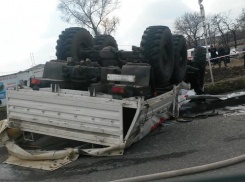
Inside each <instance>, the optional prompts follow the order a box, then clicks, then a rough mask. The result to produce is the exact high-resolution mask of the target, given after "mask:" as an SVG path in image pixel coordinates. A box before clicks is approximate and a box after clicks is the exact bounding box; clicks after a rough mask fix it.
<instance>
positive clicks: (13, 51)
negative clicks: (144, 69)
mask: <svg viewBox="0 0 245 182" xmlns="http://www.w3.org/2000/svg"><path fill="white" fill-rule="evenodd" d="M0 3H1V6H0V25H1V28H0V59H1V65H0V75H6V74H10V73H14V72H18V71H23V70H25V69H28V68H30V67H31V65H32V63H31V58H30V54H31V53H33V55H34V59H35V63H36V64H44V63H45V62H47V61H49V60H51V59H56V56H55V52H56V50H55V46H56V41H57V39H58V35H59V34H60V33H61V32H62V31H63V30H64V29H65V28H69V27H74V26H77V25H74V24H68V23H66V22H63V21H62V20H61V18H60V16H61V14H60V12H58V11H57V5H58V0H0ZM203 4H204V7H205V11H206V14H210V13H219V12H225V11H229V10H231V18H233V19H235V18H237V17H238V16H239V14H240V13H241V12H242V8H244V7H245V1H244V0H233V1H231V0H203ZM192 11H198V12H199V5H198V0H121V8H120V9H118V10H117V11H116V12H115V13H116V15H117V16H119V17H120V25H119V27H118V29H117V31H116V33H115V34H114V35H113V36H114V37H115V39H116V40H117V43H118V45H119V48H120V49H125V50H130V48H131V45H136V46H139V45H140V41H141V36H142V35H143V32H144V30H145V29H146V28H147V27H148V26H151V25H165V26H169V27H170V29H171V30H172V31H174V27H173V23H174V20H175V19H176V18H178V17H180V16H181V15H182V14H184V13H185V12H192Z"/></svg>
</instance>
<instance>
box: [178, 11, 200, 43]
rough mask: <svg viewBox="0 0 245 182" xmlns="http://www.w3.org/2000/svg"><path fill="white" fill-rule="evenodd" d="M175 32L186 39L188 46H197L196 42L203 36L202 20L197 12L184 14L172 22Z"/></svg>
mask: <svg viewBox="0 0 245 182" xmlns="http://www.w3.org/2000/svg"><path fill="white" fill-rule="evenodd" d="M174 27H175V32H176V33H178V34H182V35H184V36H185V37H186V40H187V43H188V44H189V46H191V45H192V44H194V45H195V46H196V47H197V46H198V40H199V39H200V38H201V37H202V36H203V32H202V29H201V27H202V20H201V17H200V15H199V13H197V12H193V13H185V14H184V15H182V16H181V17H180V18H177V19H176V20H175V22H174Z"/></svg>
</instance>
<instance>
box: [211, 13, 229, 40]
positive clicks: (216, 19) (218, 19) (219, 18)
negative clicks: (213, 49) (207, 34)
mask: <svg viewBox="0 0 245 182" xmlns="http://www.w3.org/2000/svg"><path fill="white" fill-rule="evenodd" d="M225 18H226V14H225V13H218V14H214V15H213V17H212V24H213V26H214V27H215V28H217V30H218V32H219V33H220V35H221V37H222V39H223V43H225V44H227V43H228V40H227V32H228V31H227V30H228V29H227V27H226V26H225V25H224V22H223V20H224V19H225Z"/></svg>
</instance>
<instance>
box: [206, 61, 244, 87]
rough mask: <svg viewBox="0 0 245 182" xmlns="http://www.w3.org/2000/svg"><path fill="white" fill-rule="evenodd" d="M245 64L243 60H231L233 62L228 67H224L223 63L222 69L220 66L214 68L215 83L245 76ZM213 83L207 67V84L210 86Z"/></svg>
mask: <svg viewBox="0 0 245 182" xmlns="http://www.w3.org/2000/svg"><path fill="white" fill-rule="evenodd" d="M243 65H244V63H243V61H242V60H241V59H231V62H230V63H228V67H225V66H224V63H223V62H222V64H221V68H219V66H218V65H215V66H214V65H213V66H212V71H213V77H214V82H219V81H226V80H227V79H232V78H233V79H234V78H238V77H242V76H245V69H244V66H243ZM210 82H211V76H210V71H209V67H208V66H207V67H206V74H205V83H206V84H208V83H210Z"/></svg>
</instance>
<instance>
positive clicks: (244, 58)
mask: <svg viewBox="0 0 245 182" xmlns="http://www.w3.org/2000/svg"><path fill="white" fill-rule="evenodd" d="M242 51H245V43H244V47H243V48H242ZM243 61H244V68H245V52H243Z"/></svg>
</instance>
